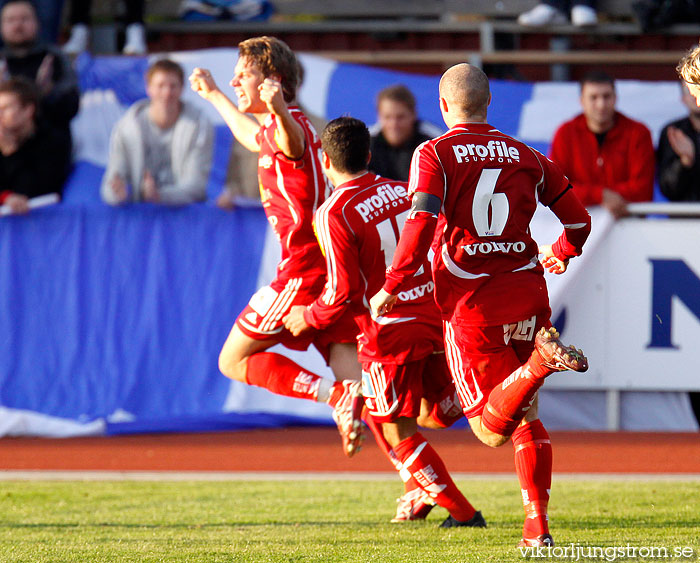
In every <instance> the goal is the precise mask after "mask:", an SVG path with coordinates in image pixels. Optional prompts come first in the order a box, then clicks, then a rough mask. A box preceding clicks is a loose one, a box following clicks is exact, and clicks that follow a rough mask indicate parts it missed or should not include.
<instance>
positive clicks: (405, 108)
mask: <svg viewBox="0 0 700 563" xmlns="http://www.w3.org/2000/svg"><path fill="white" fill-rule="evenodd" d="M370 133H371V135H372V136H371V141H370V151H371V152H372V158H371V160H370V162H369V169H370V170H371V171H372V172H374V173H376V174H379V175H380V176H384V177H386V178H391V179H392V180H401V181H403V182H405V181H407V180H408V170H409V168H410V166H411V158H412V157H413V151H414V150H415V148H416V147H417V146H418V145H420V144H421V143H422V142H423V141H427V140H428V139H432V138H433V137H437V136H438V135H441V134H442V130H441V129H440V128H439V127H436V126H435V125H432V124H431V123H428V122H426V121H419V120H418V117H417V116H416V98H415V97H414V96H413V94H412V93H411V91H410V90H409V89H408V88H407V87H406V86H404V85H403V84H396V85H394V86H389V87H388V88H384V90H382V91H381V92H379V94H378V95H377V123H376V124H375V125H374V126H373V127H372V128H371V129H370Z"/></svg>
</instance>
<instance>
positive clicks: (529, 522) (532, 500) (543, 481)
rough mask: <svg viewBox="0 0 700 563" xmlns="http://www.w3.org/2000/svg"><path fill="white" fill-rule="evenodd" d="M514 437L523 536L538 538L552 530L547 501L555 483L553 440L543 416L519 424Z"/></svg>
mask: <svg viewBox="0 0 700 563" xmlns="http://www.w3.org/2000/svg"><path fill="white" fill-rule="evenodd" d="M512 440H513V447H514V449H515V471H516V473H517V474H518V480H519V481H520V490H521V492H522V495H523V506H524V508H525V523H524V525H523V538H536V537H538V536H540V535H542V534H548V533H549V526H548V518H547V504H548V502H549V491H550V489H551V486H552V444H551V442H550V439H549V434H548V433H547V430H546V429H545V427H544V426H543V425H542V423H541V422H540V421H539V419H538V420H534V421H532V422H526V423H525V424H523V425H522V426H520V427H518V429H517V430H516V431H515V432H514V433H513V437H512Z"/></svg>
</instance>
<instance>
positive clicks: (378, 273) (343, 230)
mask: <svg viewBox="0 0 700 563" xmlns="http://www.w3.org/2000/svg"><path fill="white" fill-rule="evenodd" d="M409 209H410V198H409V195H408V190H407V189H406V184H405V183H404V182H398V181H395V180H388V179H387V178H383V177H381V176H376V175H375V174H372V173H369V172H368V173H366V174H364V175H363V176H360V177H358V178H355V179H354V180H352V181H350V182H346V183H345V184H342V185H341V186H338V187H337V188H336V189H335V190H334V192H333V194H332V195H331V196H330V197H329V198H328V200H327V201H326V202H325V203H324V204H323V205H322V206H321V207H320V209H319V210H318V212H317V213H316V218H315V225H316V232H317V235H318V239H319V244H320V245H321V248H322V250H323V252H324V254H325V256H326V265H327V270H328V278H327V280H326V285H325V287H324V290H323V293H322V294H321V295H320V296H319V297H318V299H316V301H314V302H313V303H312V304H311V305H310V306H309V308H308V309H307V310H306V312H305V314H304V317H305V319H306V321H307V322H308V323H309V324H310V325H311V326H313V327H315V328H318V329H323V328H325V327H327V326H329V325H331V324H332V323H333V322H335V321H336V320H337V319H338V318H339V317H340V316H341V314H342V313H343V311H344V310H345V309H346V308H347V307H348V306H350V307H352V308H353V311H354V313H355V320H356V322H357V324H358V326H359V327H360V330H361V332H362V334H361V335H360V338H359V346H358V357H359V359H360V361H362V362H373V361H380V362H382V363H392V364H403V363H407V362H410V361H415V360H419V359H421V358H424V357H426V356H428V355H429V354H431V353H432V352H433V351H434V350H436V349H437V350H442V325H441V318H440V313H439V311H438V309H437V307H436V306H435V302H434V298H433V285H434V284H433V280H432V277H431V273H430V263H429V260H428V256H427V251H426V253H425V254H424V256H423V260H422V265H421V269H420V271H419V272H418V273H417V274H416V275H415V276H413V277H412V278H411V280H410V281H409V282H407V283H406V285H405V287H403V289H402V291H401V292H400V293H399V299H398V302H397V304H396V306H395V307H394V309H393V310H392V311H391V313H389V314H388V315H384V316H382V317H380V318H378V319H377V320H372V318H371V317H370V314H369V299H370V298H371V297H372V296H373V295H374V294H375V293H376V292H377V291H379V289H381V287H382V285H383V283H384V272H385V271H386V268H387V266H388V265H389V264H391V259H392V257H393V255H394V250H395V249H396V243H397V241H398V239H399V235H400V233H401V228H402V226H403V223H404V221H405V219H406V217H407V216H408V213H409Z"/></svg>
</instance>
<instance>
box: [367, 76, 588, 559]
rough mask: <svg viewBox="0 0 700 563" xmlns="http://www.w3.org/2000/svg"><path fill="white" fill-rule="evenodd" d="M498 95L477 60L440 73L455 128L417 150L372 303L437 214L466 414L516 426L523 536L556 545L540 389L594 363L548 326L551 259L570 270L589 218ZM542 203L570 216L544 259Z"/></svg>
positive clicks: (441, 302) (489, 438) (384, 301)
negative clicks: (538, 232) (518, 130)
mask: <svg viewBox="0 0 700 563" xmlns="http://www.w3.org/2000/svg"><path fill="white" fill-rule="evenodd" d="M490 101H491V94H490V90H489V83H488V79H487V78H486V75H485V74H484V73H483V72H482V71H481V70H480V69H478V68H476V67H473V66H471V65H468V64H460V65H456V66H453V67H452V68H450V69H448V70H447V71H446V72H445V74H444V75H443V76H442V78H441V80H440V109H441V111H442V116H443V119H444V120H445V123H446V124H447V126H448V127H449V131H448V132H447V133H445V134H444V135H442V136H440V137H438V138H436V139H433V140H431V141H427V142H425V143H424V144H422V145H421V146H419V147H418V148H417V149H416V151H415V153H414V156H413V161H412V163H411V172H410V178H409V181H410V183H409V191H410V192H411V194H412V208H411V213H410V215H409V217H408V219H407V220H406V223H405V226H404V229H403V231H402V233H401V239H400V241H399V244H398V247H397V249H396V253H395V255H394V259H393V262H392V265H391V267H390V268H389V269H388V270H387V273H386V281H385V283H384V286H383V288H382V290H381V291H380V292H379V293H378V294H377V295H375V296H374V297H373V298H372V300H371V306H372V312H373V314H376V315H378V316H379V315H386V314H387V313H388V312H389V311H391V308H392V306H393V305H394V304H395V303H397V296H398V295H400V293H401V291H402V290H403V288H404V287H406V286H407V284H410V283H411V280H412V277H413V275H414V273H415V272H416V271H417V270H418V269H419V268H420V266H421V262H422V259H423V257H424V256H425V253H426V252H427V250H428V248H429V246H430V244H431V241H432V240H433V235H434V232H435V226H436V223H437V220H438V215H440V216H441V217H442V219H443V220H444V221H445V227H444V229H443V230H442V232H441V233H440V241H439V248H438V250H437V252H436V255H435V258H434V260H433V277H434V280H435V298H436V301H437V303H438V306H439V308H440V310H441V313H442V319H443V330H444V337H445V350H446V354H447V360H448V364H449V366H450V371H451V372H452V377H453V379H454V381H455V385H456V386H457V390H458V393H459V397H460V400H461V402H462V407H463V409H464V413H465V416H467V418H468V419H469V423H470V426H471V428H472V430H473V431H474V433H475V434H476V436H477V437H478V438H479V439H480V440H481V441H482V442H484V443H486V444H487V445H489V446H493V447H496V446H500V445H502V444H504V443H505V442H506V441H507V440H508V439H509V438H511V437H512V442H513V446H514V447H515V466H516V471H517V473H518V477H519V480H520V485H521V489H522V494H523V503H524V505H525V512H526V519H525V524H524V526H523V541H522V544H521V545H535V546H538V545H552V543H553V542H552V537H551V535H550V534H549V529H548V523H547V503H548V499H549V489H550V484H551V471H552V457H551V444H550V441H549V436H548V434H547V431H546V430H545V428H544V426H543V425H542V423H541V422H540V421H539V419H538V417H537V402H536V399H537V390H538V389H539V388H540V386H541V385H542V384H543V382H544V379H545V378H546V377H547V376H548V375H550V374H551V373H552V372H554V371H562V370H566V369H573V370H576V371H585V370H586V369H587V367H588V365H587V360H586V358H585V357H584V356H583V353H582V352H580V351H578V350H575V349H574V348H571V347H565V346H563V345H562V344H561V342H560V341H559V337H558V334H557V332H556V331H555V330H554V329H553V328H550V327H551V324H550V321H549V316H550V308H549V299H548V295H547V287H546V284H545V280H544V275H543V274H544V270H543V265H544V267H546V268H547V269H548V270H549V271H552V272H555V273H563V272H564V271H565V270H566V267H567V263H568V261H569V259H570V258H572V257H574V256H578V255H579V254H580V253H581V250H582V246H583V243H584V242H585V240H586V238H587V237H588V233H589V232H590V224H591V223H590V217H589V215H588V213H587V212H586V210H585V209H584V207H583V206H582V205H581V203H580V202H579V200H578V199H577V198H576V196H574V194H573V191H572V190H571V186H570V184H569V182H568V180H567V178H566V177H565V176H564V175H563V174H562V172H561V171H560V170H559V168H558V167H557V166H556V165H555V164H554V163H552V162H551V161H549V160H548V159H547V158H546V157H544V156H543V155H542V154H540V153H539V152H537V151H535V150H534V149H532V148H530V147H528V146H527V145H525V144H524V143H522V142H520V141H518V140H516V139H513V138H512V137H509V136H507V135H504V134H503V133H501V132H500V131H498V130H497V129H495V128H494V127H492V126H491V125H489V124H488V123H487V121H486V115H487V107H488V104H489V102H490ZM538 202H541V203H543V204H544V205H546V206H548V207H549V208H550V209H551V210H552V211H553V212H554V213H555V214H556V215H557V217H558V218H559V219H560V220H561V222H562V223H563V224H564V231H563V233H562V235H561V236H560V237H559V239H558V240H557V241H556V242H555V243H554V244H553V245H552V246H543V247H540V248H539V252H540V253H541V254H542V256H543V258H542V263H540V261H538V247H537V244H536V243H535V241H534V240H533V239H532V237H531V235H530V230H529V224H530V220H531V219H532V216H533V214H534V212H535V208H536V207H537V203H538ZM380 318H381V317H380Z"/></svg>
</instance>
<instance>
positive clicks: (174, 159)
mask: <svg viewBox="0 0 700 563" xmlns="http://www.w3.org/2000/svg"><path fill="white" fill-rule="evenodd" d="M183 84H184V73H183V70H182V68H181V67H180V65H178V64H177V63H175V62H173V61H170V60H167V59H161V60H158V61H156V62H154V63H153V64H152V65H151V66H150V67H149V68H148V70H147V71H146V93H147V95H148V98H147V99H144V100H140V101H138V102H136V103H135V104H133V105H132V106H131V107H130V108H129V109H128V110H127V112H126V113H125V114H124V116H123V117H122V118H121V119H120V120H119V121H118V122H117V124H116V125H115V126H114V129H113V131H112V136H111V139H110V148H109V162H108V164H107V170H106V172H105V175H104V177H103V179H102V188H101V193H102V199H104V201H105V202H106V203H109V204H111V205H120V204H122V203H126V202H139V201H147V202H151V203H162V204H166V205H184V204H188V203H193V202H195V201H202V200H204V199H205V198H206V192H207V180H208V178H209V171H210V169H211V159H212V146H213V136H214V132H213V127H212V125H211V123H210V122H209V120H208V119H207V118H206V117H205V116H204V114H203V113H202V112H201V111H200V110H199V109H197V108H196V107H194V106H193V105H191V104H189V103H187V102H183V101H182V100H181V99H180V97H181V95H182V88H183Z"/></svg>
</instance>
